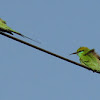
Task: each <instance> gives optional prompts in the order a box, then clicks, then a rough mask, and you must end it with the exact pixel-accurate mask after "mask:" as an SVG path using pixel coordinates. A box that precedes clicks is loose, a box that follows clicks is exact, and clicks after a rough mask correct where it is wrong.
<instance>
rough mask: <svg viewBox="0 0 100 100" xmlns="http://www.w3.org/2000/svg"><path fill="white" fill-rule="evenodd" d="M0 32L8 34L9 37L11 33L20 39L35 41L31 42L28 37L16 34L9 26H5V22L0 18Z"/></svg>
mask: <svg viewBox="0 0 100 100" xmlns="http://www.w3.org/2000/svg"><path fill="white" fill-rule="evenodd" d="M0 31H1V32H7V33H9V34H11V35H13V33H15V34H18V35H20V36H22V37H25V38H28V39H30V40H32V41H35V40H33V39H31V38H29V37H27V36H25V35H23V34H21V33H19V32H17V31H15V30H13V29H11V28H10V27H9V26H7V24H6V21H4V20H2V19H1V18H0ZM35 42H38V41H35ZM38 43H39V42H38Z"/></svg>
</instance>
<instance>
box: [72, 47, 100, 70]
mask: <svg viewBox="0 0 100 100" xmlns="http://www.w3.org/2000/svg"><path fill="white" fill-rule="evenodd" d="M72 54H77V55H78V56H79V60H80V63H81V64H83V65H85V66H87V67H88V68H91V69H92V70H93V71H96V72H100V56H99V55H98V54H97V53H96V52H95V49H89V48H87V47H80V48H79V49H77V51H76V52H74V53H72Z"/></svg>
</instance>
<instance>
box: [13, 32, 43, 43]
mask: <svg viewBox="0 0 100 100" xmlns="http://www.w3.org/2000/svg"><path fill="white" fill-rule="evenodd" d="M13 32H14V33H16V34H18V35H20V36H22V37H24V38H27V39H30V40H32V41H34V42H37V43H39V44H41V42H39V41H36V40H33V39H31V38H29V37H27V36H25V35H23V34H21V33H19V32H16V31H13Z"/></svg>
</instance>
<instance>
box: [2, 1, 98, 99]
mask: <svg viewBox="0 0 100 100" xmlns="http://www.w3.org/2000/svg"><path fill="white" fill-rule="evenodd" d="M0 13H1V14H0V17H1V18H2V19H4V20H6V21H7V25H8V26H10V27H11V28H13V29H14V30H17V31H18V32H21V33H23V34H24V35H26V36H29V37H31V38H33V39H35V40H38V41H40V42H42V44H38V43H35V42H32V41H30V40H27V39H23V38H22V37H20V36H18V35H15V36H16V37H18V38H20V39H23V40H25V41H28V42H30V43H32V44H34V45H37V46H39V47H42V48H44V49H46V50H49V51H51V52H54V53H57V54H59V55H61V56H64V57H67V58H69V59H72V60H74V61H76V62H79V60H78V57H77V56H76V55H73V56H70V55H69V54H70V53H72V52H75V51H76V50H77V49H78V48H79V47H80V46H88V47H89V48H90V49H92V48H95V49H96V51H97V52H98V53H99V54H100V46H99V45H100V0H1V1H0ZM0 51H1V52H0V100H99V98H100V74H97V73H93V72H91V71H88V70H86V69H84V68H81V67H79V66H76V65H74V64H71V63H69V62H65V61H63V60H61V59H59V58H56V57H53V56H51V55H48V54H45V53H43V52H41V51H38V50H36V49H33V48H31V47H28V46H26V45H23V44H21V43H18V42H16V41H14V40H11V39H9V38H6V37H4V36H1V35H0Z"/></svg>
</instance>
